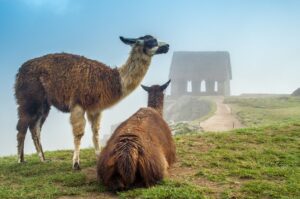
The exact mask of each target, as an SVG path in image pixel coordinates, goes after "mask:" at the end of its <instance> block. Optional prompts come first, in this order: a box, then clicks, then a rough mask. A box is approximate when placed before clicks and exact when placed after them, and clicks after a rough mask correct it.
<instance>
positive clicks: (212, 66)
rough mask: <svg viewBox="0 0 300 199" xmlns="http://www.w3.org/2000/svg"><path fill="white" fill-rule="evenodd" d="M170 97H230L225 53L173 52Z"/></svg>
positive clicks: (230, 77)
mask: <svg viewBox="0 0 300 199" xmlns="http://www.w3.org/2000/svg"><path fill="white" fill-rule="evenodd" d="M169 77H170V78H171V80H172V82H171V96H182V95H195V96H200V95H208V96H210V95H223V96H229V95H230V80H231V79H232V74H231V65H230V56H229V53H228V52H225V51H217V52H213V51H200V52H187V51H180V52H179V51H178V52H174V54H173V58H172V63H171V68H170V74H169Z"/></svg>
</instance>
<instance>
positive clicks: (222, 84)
mask: <svg viewBox="0 0 300 199" xmlns="http://www.w3.org/2000/svg"><path fill="white" fill-rule="evenodd" d="M218 94H219V95H225V82H224V81H218Z"/></svg>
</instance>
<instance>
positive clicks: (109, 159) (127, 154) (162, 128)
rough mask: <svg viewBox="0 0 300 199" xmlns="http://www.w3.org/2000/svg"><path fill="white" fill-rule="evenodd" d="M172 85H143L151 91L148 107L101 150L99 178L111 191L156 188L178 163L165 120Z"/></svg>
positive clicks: (120, 128) (126, 124) (137, 114)
mask: <svg viewBox="0 0 300 199" xmlns="http://www.w3.org/2000/svg"><path fill="white" fill-rule="evenodd" d="M169 83H170V81H169V82H167V83H166V84H164V85H162V86H158V85H154V86H151V87H146V86H142V87H143V88H144V89H145V90H146V91H147V92H148V108H141V109H140V110H138V111H137V112H136V113H135V114H134V115H132V116H131V117H130V118H129V119H127V120H126V121H125V122H123V123H122V124H121V125H120V126H119V127H118V128H117V129H116V130H115V132H114V133H113V135H112V136H111V138H110V139H109V140H108V142H107V146H106V147H105V148H104V149H103V150H102V151H101V154H100V157H99V160H98V164H97V173H98V178H99V180H100V181H102V183H103V184H104V185H106V186H108V187H109V188H110V189H112V190H123V189H127V188H129V187H130V186H146V187H148V186H151V185H154V184H155V183H156V182H158V181H160V180H162V179H163V177H164V176H165V174H166V173H167V168H168V167H169V166H170V165H171V164H172V163H174V161H175V144H174V142H173V138H172V134H171V130H170V129H169V127H168V124H167V123H166V122H165V121H164V119H163V117H162V112H163V101H164V94H163V91H164V90H165V89H166V88H167V86H168V84H169Z"/></svg>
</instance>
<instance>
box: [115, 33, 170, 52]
mask: <svg viewBox="0 0 300 199" xmlns="http://www.w3.org/2000/svg"><path fill="white" fill-rule="evenodd" d="M120 39H121V41H122V42H123V43H125V44H127V45H130V46H132V47H138V48H141V49H142V50H143V52H144V53H145V54H147V55H149V56H153V55H157V54H162V53H167V52H168V51H169V44H167V43H164V42H160V41H157V39H156V38H154V37H153V36H151V35H146V36H143V37H139V38H135V39H133V38H125V37H120Z"/></svg>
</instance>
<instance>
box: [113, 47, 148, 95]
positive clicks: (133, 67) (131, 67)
mask: <svg viewBox="0 0 300 199" xmlns="http://www.w3.org/2000/svg"><path fill="white" fill-rule="evenodd" d="M150 62H151V57H150V56H148V55H146V54H145V53H144V52H143V48H142V47H138V46H135V47H133V48H132V51H131V53H130V56H129V58H128V59H127V61H126V63H125V64H124V65H122V66H121V67H120V68H119V69H118V70H119V74H120V77H121V85H122V97H125V96H127V95H128V94H130V93H131V92H132V91H133V90H134V89H135V88H136V87H137V86H138V85H139V84H140V83H141V81H142V80H143V78H144V76H145V75H146V73H147V71H148V68H149V65H150Z"/></svg>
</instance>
